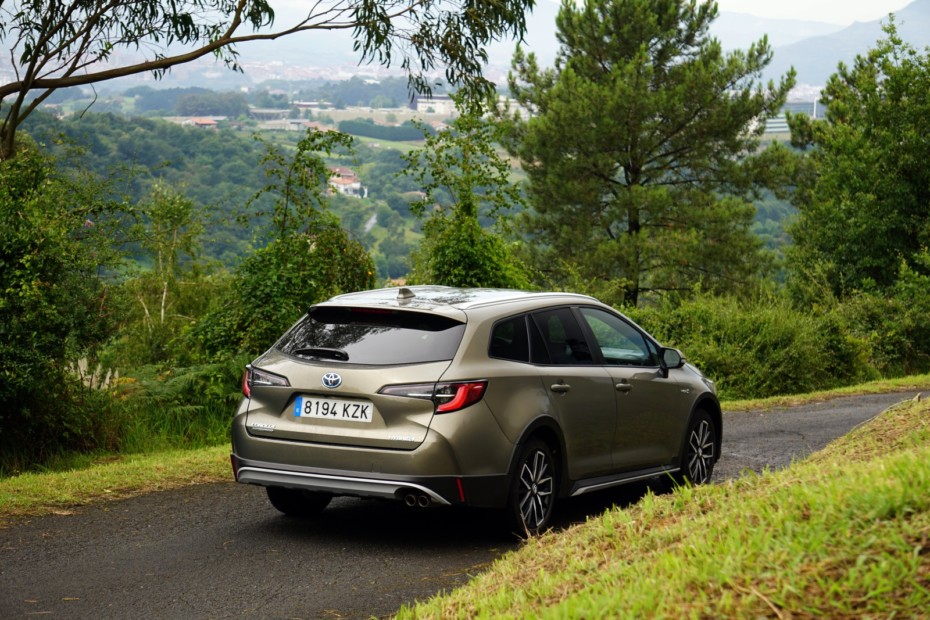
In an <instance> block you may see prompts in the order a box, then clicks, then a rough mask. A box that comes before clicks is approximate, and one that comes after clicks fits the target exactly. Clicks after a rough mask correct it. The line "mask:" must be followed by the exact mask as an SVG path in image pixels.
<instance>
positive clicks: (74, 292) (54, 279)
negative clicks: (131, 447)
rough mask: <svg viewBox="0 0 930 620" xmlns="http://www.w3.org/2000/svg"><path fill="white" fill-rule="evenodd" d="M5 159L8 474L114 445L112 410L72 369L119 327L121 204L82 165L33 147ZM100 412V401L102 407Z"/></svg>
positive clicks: (1, 429)
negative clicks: (116, 238) (113, 290)
mask: <svg viewBox="0 0 930 620" xmlns="http://www.w3.org/2000/svg"><path fill="white" fill-rule="evenodd" d="M20 149H21V150H20V152H18V153H17V156H16V157H13V158H10V159H7V160H5V161H3V162H0V222H2V226H0V469H2V468H4V467H11V468H16V467H19V466H21V465H22V464H23V463H30V462H32V461H33V460H40V459H45V458H48V457H51V456H54V455H56V454H58V453H60V452H62V451H64V450H86V449H101V448H107V447H109V444H108V438H109V437H110V436H111V434H110V433H109V432H105V431H104V430H103V429H102V427H107V426H109V422H107V421H106V418H107V416H108V411H107V409H106V408H105V407H104V408H100V407H97V406H91V407H89V406H88V404H87V402H86V401H87V399H88V398H92V397H94V396H95V395H94V394H92V393H88V392H87V391H86V390H85V389H84V387H83V385H82V384H81V382H80V381H79V380H78V379H77V378H76V377H75V376H74V374H73V373H72V372H70V371H69V368H70V367H72V366H73V365H75V364H77V362H78V360H80V359H82V358H84V357H85V356H86V355H87V354H88V351H89V350H90V349H92V348H93V347H94V346H95V345H97V344H98V343H100V342H102V341H103V340H105V339H106V338H107V337H108V336H109V334H110V332H111V330H112V328H113V316H112V313H113V308H112V306H111V303H110V296H109V286H108V284H107V282H106V281H105V279H104V278H103V277H102V276H101V273H102V272H104V271H105V269H106V268H107V267H108V266H111V265H112V264H113V263H114V262H115V253H114V252H113V251H112V250H111V248H110V239H109V237H110V231H109V230H108V222H112V221H113V220H114V219H115V218H116V217H117V216H118V207H117V206H116V205H113V204H111V203H109V202H107V200H106V198H105V196H106V195H107V194H108V192H107V191H106V188H105V187H103V185H102V184H101V183H100V182H97V181H95V180H94V179H92V178H89V177H85V176H83V174H82V172H81V170H80V168H79V167H78V166H74V167H69V166H62V167H56V165H55V161H54V160H52V159H51V158H49V157H47V156H45V155H43V154H42V153H40V152H39V150H38V149H37V148H36V147H35V146H34V145H31V144H29V143H28V141H27V140H25V139H24V140H22V141H21V143H20ZM95 405H96V404H95Z"/></svg>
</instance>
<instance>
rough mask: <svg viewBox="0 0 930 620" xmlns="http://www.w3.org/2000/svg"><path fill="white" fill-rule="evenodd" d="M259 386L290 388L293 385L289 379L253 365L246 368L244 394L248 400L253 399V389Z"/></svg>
mask: <svg viewBox="0 0 930 620" xmlns="http://www.w3.org/2000/svg"><path fill="white" fill-rule="evenodd" d="M256 385H259V386H277V387H289V386H290V385H291V383H290V381H288V380H287V377H282V376H281V375H276V374H274V373H273V372H268V371H267V370H261V369H260V368H255V367H253V366H252V365H251V364H249V365H248V366H246V367H245V374H244V375H243V376H242V394H243V395H244V396H245V397H246V398H251V397H252V388H253V387H255V386H256Z"/></svg>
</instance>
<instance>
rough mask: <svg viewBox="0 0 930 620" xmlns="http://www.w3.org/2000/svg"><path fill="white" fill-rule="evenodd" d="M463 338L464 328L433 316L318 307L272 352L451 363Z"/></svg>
mask: <svg viewBox="0 0 930 620" xmlns="http://www.w3.org/2000/svg"><path fill="white" fill-rule="evenodd" d="M464 333H465V324H464V323H462V322H460V321H457V320H455V319H452V318H449V317H445V316H440V315H436V314H427V313H424V312H410V311H405V310H392V309H381V308H346V307H330V306H316V307H314V308H311V309H310V312H309V313H308V314H307V315H306V316H304V317H303V318H302V319H301V320H300V321H299V322H298V323H297V324H296V325H295V326H294V327H292V328H291V329H290V330H289V331H288V332H287V333H286V334H284V336H282V337H281V339H280V340H278V342H277V343H276V344H275V348H276V349H278V350H279V351H282V352H283V353H287V354H288V355H293V356H295V357H299V358H303V359H308V360H323V361H327V362H332V361H336V362H345V363H349V364H373V365H390V364H422V363H428V362H439V361H448V360H451V359H452V358H453V357H454V356H455V352H456V350H458V347H459V344H460V343H461V342H462V335H463V334H464Z"/></svg>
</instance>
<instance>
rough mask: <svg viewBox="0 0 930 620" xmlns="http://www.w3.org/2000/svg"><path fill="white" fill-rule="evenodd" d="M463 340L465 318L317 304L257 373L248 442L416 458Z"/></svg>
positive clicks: (253, 376) (261, 363)
mask: <svg viewBox="0 0 930 620" xmlns="http://www.w3.org/2000/svg"><path fill="white" fill-rule="evenodd" d="M464 331H465V324H464V314H461V316H459V317H450V316H443V315H439V314H433V313H428V312H414V311H408V310H402V309H392V308H383V307H379V308H365V307H345V306H326V305H320V306H315V307H313V308H311V310H310V312H309V313H308V314H307V315H306V316H305V317H303V318H302V319H301V320H300V321H299V322H298V323H297V324H296V325H294V327H292V328H291V329H290V330H289V331H288V332H287V333H286V334H285V335H284V336H283V337H282V338H281V339H280V340H279V341H278V342H277V343H276V344H275V345H274V347H273V348H272V349H271V350H270V351H269V352H268V353H266V354H265V355H263V356H262V357H260V358H259V359H257V360H255V362H253V364H252V366H251V368H250V373H249V374H250V376H251V381H250V384H249V393H250V402H249V408H248V414H247V418H246V428H247V429H248V431H249V433H251V434H253V435H256V436H262V437H267V438H269V439H280V440H287V441H304V442H313V443H325V444H336V445H345V446H363V447H372V448H389V449H397V450H412V449H414V448H416V447H417V446H419V445H420V444H421V443H423V441H424V440H425V438H426V433H427V431H428V429H429V425H430V422H431V421H432V417H433V411H434V402H433V400H432V389H433V385H434V384H435V383H436V382H437V381H439V379H440V378H441V377H442V375H443V373H444V372H445V371H446V369H447V368H448V367H449V364H450V362H451V360H452V358H453V357H454V355H455V352H456V350H457V349H458V347H459V344H460V343H461V340H462V335H463V333H464Z"/></svg>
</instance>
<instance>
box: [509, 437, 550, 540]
mask: <svg viewBox="0 0 930 620" xmlns="http://www.w3.org/2000/svg"><path fill="white" fill-rule="evenodd" d="M557 483H558V471H557V469H556V463H555V458H554V457H553V455H552V450H551V449H550V448H549V446H548V445H546V444H545V443H544V442H543V441H541V440H539V439H531V440H530V441H528V442H527V443H526V445H525V446H524V447H523V450H522V451H521V452H520V456H519V458H518V459H517V463H516V468H515V469H514V473H513V478H512V479H511V481H510V496H509V498H508V500H507V512H508V516H509V519H510V524H511V526H512V527H514V528H516V531H517V533H518V534H520V535H527V536H534V535H536V534H538V533H540V532H542V531H544V530H545V529H546V528H547V527H548V525H549V521H550V520H551V519H552V510H553V508H554V507H555V496H556V489H557V488H558V485H557Z"/></svg>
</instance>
